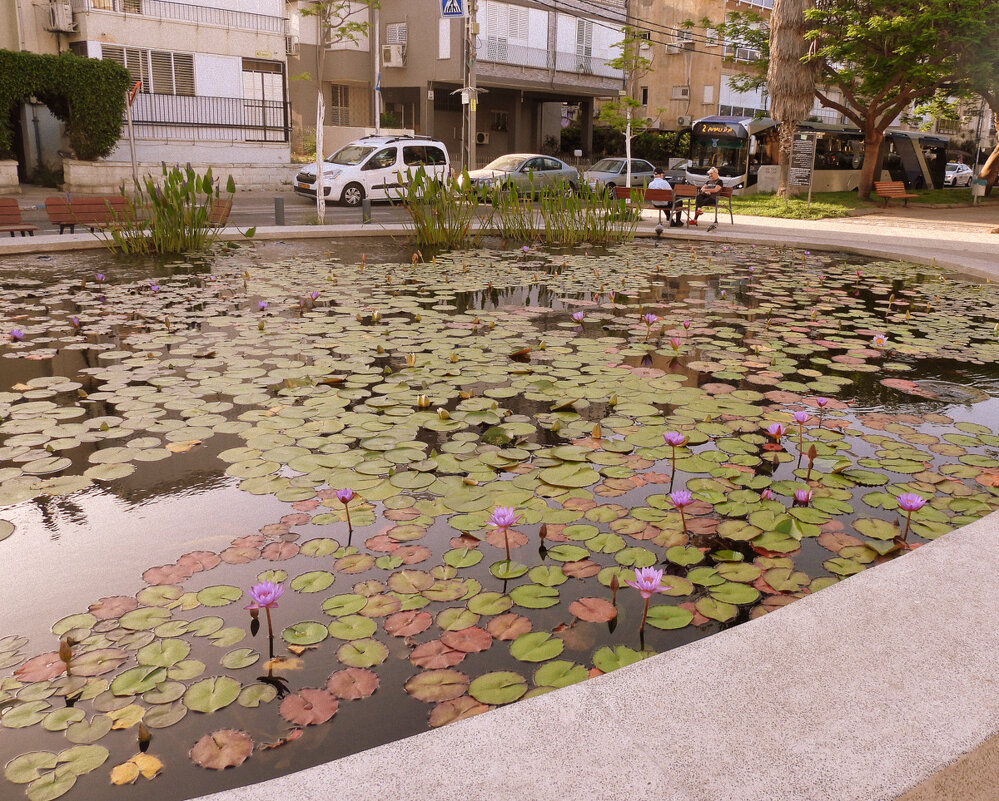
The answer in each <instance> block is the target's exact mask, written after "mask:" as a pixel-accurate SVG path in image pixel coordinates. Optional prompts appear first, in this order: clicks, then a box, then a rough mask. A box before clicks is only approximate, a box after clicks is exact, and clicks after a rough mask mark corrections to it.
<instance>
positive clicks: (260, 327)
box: [257, 320, 264, 331]
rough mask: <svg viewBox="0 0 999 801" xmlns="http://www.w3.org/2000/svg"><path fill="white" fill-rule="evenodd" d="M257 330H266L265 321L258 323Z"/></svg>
mask: <svg viewBox="0 0 999 801" xmlns="http://www.w3.org/2000/svg"><path fill="white" fill-rule="evenodd" d="M257 330H258V331H263V330H264V321H263V320H261V321H260V322H259V323H257Z"/></svg>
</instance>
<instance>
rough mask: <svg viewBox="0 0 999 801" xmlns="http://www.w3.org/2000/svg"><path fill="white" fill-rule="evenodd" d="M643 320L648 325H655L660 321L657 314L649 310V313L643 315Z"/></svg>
mask: <svg viewBox="0 0 999 801" xmlns="http://www.w3.org/2000/svg"><path fill="white" fill-rule="evenodd" d="M642 320H643V321H644V322H645V324H646V325H648V326H653V325H655V324H656V323H657V322H658V320H659V318H658V317H657V316H656V315H654V314H652V312H649V313H648V314H643V315H642Z"/></svg>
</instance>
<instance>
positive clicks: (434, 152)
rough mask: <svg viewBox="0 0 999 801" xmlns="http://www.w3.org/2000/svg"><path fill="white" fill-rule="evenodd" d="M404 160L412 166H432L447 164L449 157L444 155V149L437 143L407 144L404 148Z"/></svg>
mask: <svg viewBox="0 0 999 801" xmlns="http://www.w3.org/2000/svg"><path fill="white" fill-rule="evenodd" d="M402 161H403V163H404V164H406V165H407V166H410V167H416V166H419V165H421V164H425V165H428V166H430V165H434V164H446V163H447V157H446V156H445V155H444V151H443V150H441V149H440V148H439V147H437V146H436V145H426V146H424V145H406V146H405V147H403V149H402Z"/></svg>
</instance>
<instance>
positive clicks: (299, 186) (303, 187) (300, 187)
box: [298, 184, 309, 189]
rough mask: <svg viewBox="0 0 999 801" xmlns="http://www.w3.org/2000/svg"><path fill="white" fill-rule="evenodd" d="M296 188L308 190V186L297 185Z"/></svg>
mask: <svg viewBox="0 0 999 801" xmlns="http://www.w3.org/2000/svg"><path fill="white" fill-rule="evenodd" d="M298 188H299V189H308V188H309V185H308V184H299V185H298Z"/></svg>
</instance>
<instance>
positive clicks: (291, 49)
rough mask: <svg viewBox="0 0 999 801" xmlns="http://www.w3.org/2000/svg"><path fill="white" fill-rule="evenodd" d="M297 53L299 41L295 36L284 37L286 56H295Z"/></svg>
mask: <svg viewBox="0 0 999 801" xmlns="http://www.w3.org/2000/svg"><path fill="white" fill-rule="evenodd" d="M298 53H299V42H298V37H297V36H285V37H284V54H285V55H286V56H297V55H298Z"/></svg>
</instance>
